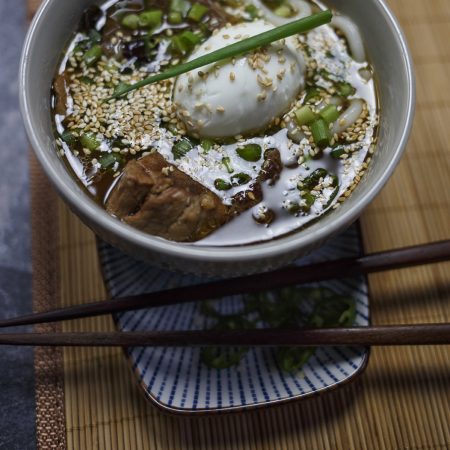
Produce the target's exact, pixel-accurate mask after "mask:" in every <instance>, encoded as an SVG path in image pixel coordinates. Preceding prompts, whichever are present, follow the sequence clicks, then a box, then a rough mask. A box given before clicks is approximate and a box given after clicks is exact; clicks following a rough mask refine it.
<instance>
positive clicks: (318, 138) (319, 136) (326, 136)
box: [310, 119, 331, 147]
mask: <svg viewBox="0 0 450 450" xmlns="http://www.w3.org/2000/svg"><path fill="white" fill-rule="evenodd" d="M310 128H311V133H312V136H313V139H314V142H315V144H316V145H317V146H318V147H326V146H327V145H329V144H330V141H331V131H330V128H329V126H328V123H327V122H325V120H323V119H317V120H316V121H315V122H313V123H312V124H311V125H310Z"/></svg>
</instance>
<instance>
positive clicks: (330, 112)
mask: <svg viewBox="0 0 450 450" xmlns="http://www.w3.org/2000/svg"><path fill="white" fill-rule="evenodd" d="M319 116H320V117H322V119H323V120H325V122H327V123H333V122H335V121H336V120H337V119H338V118H339V111H338V109H337V107H336V105H327V106H325V107H324V108H323V109H321V110H320V111H319Z"/></svg>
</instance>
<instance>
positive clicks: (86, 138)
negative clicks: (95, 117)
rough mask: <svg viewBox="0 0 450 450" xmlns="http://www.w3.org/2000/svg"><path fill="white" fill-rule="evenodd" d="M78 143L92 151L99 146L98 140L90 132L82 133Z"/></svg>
mask: <svg viewBox="0 0 450 450" xmlns="http://www.w3.org/2000/svg"><path fill="white" fill-rule="evenodd" d="M80 143H81V145H82V146H83V148H87V149H88V150H91V151H94V150H97V149H98V148H99V147H100V142H99V141H98V140H97V138H96V137H95V136H94V134H92V133H84V134H82V135H81V137H80Z"/></svg>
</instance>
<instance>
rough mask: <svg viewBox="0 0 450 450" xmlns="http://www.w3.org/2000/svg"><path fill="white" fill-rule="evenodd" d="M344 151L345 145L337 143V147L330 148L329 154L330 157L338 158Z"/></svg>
mask: <svg viewBox="0 0 450 450" xmlns="http://www.w3.org/2000/svg"><path fill="white" fill-rule="evenodd" d="M344 153H345V146H344V145H338V146H337V147H335V148H333V150H331V152H330V156H331V157H332V158H335V159H339V158H340V157H341V156H342V155H343V154H344Z"/></svg>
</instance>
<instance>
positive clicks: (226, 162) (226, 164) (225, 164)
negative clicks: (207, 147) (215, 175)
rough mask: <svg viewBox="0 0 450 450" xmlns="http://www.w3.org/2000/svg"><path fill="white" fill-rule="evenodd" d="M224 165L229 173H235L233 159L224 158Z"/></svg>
mask: <svg viewBox="0 0 450 450" xmlns="http://www.w3.org/2000/svg"><path fill="white" fill-rule="evenodd" d="M222 164H223V165H224V166H225V168H226V169H227V172H228V173H233V172H234V169H233V167H232V166H231V159H230V158H229V157H228V156H225V157H224V158H222Z"/></svg>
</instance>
